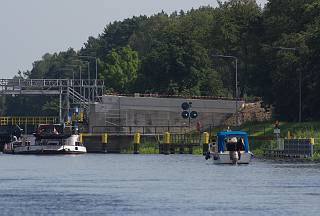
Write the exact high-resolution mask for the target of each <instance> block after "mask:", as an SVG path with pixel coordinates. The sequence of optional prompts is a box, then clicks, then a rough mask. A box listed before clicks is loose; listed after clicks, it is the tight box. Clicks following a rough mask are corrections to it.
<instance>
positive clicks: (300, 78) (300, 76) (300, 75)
mask: <svg viewBox="0 0 320 216" xmlns="http://www.w3.org/2000/svg"><path fill="white" fill-rule="evenodd" d="M301 85H302V74H301V70H300V72H299V122H301V108H302V103H301V100H302V97H301V96H302V92H301Z"/></svg>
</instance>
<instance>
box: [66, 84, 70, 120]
mask: <svg viewBox="0 0 320 216" xmlns="http://www.w3.org/2000/svg"><path fill="white" fill-rule="evenodd" d="M69 96H70V92H69V80H68V83H67V120H68V121H69V112H70V101H69Z"/></svg>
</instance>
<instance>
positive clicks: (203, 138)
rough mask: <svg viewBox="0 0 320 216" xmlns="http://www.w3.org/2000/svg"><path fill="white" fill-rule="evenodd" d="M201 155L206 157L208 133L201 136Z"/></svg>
mask: <svg viewBox="0 0 320 216" xmlns="http://www.w3.org/2000/svg"><path fill="white" fill-rule="evenodd" d="M202 140H203V143H202V154H203V155H206V153H207V152H208V151H209V133H208V132H204V133H203V134H202Z"/></svg>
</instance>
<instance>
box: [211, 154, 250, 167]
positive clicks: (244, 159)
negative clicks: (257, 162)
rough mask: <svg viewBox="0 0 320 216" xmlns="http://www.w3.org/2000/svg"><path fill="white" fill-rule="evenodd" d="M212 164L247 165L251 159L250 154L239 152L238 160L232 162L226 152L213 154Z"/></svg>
mask: <svg viewBox="0 0 320 216" xmlns="http://www.w3.org/2000/svg"><path fill="white" fill-rule="evenodd" d="M212 159H213V163H215V164H249V163H250V161H251V159H252V153H250V152H241V157H240V160H239V159H236V160H232V158H230V154H229V152H228V151H226V152H220V153H213V154H212Z"/></svg>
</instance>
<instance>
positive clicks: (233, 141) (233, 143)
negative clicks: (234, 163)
mask: <svg viewBox="0 0 320 216" xmlns="http://www.w3.org/2000/svg"><path fill="white" fill-rule="evenodd" d="M236 147H237V138H236V137H232V138H229V139H228V143H227V150H228V151H229V155H230V160H233V159H234V152H235V151H236Z"/></svg>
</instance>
